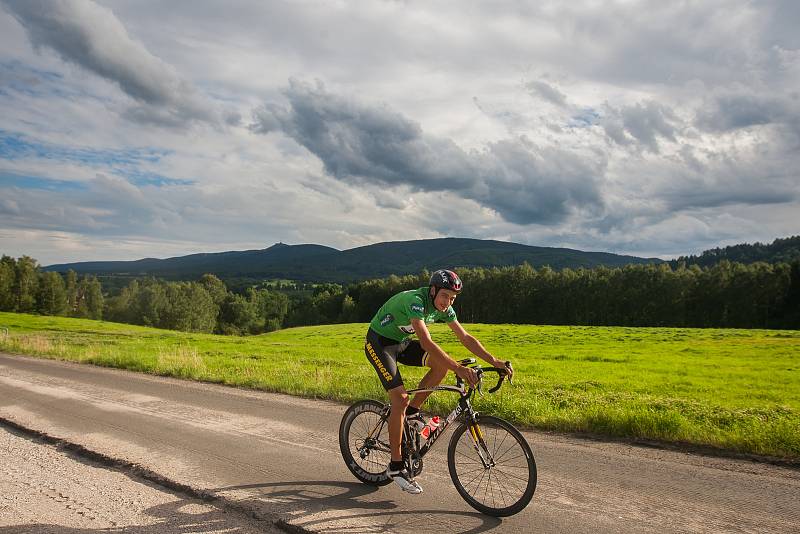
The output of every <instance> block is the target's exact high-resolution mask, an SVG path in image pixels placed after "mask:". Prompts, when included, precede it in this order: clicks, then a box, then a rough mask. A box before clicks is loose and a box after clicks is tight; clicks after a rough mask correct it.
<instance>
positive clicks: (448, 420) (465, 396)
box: [408, 386, 475, 458]
mask: <svg viewBox="0 0 800 534" xmlns="http://www.w3.org/2000/svg"><path fill="white" fill-rule="evenodd" d="M434 391H453V392H456V393H458V394H459V395H460V396H461V398H460V399H459V400H458V404H457V405H456V407H455V408H454V409H453V411H452V412H450V413H449V414H448V416H447V417H445V419H444V421H442V422H441V423H440V424H439V426H438V427H437V428H436V429H434V430H433V431H432V432H431V433H430V435H429V436H428V439H427V441H425V444H424V445H422V446H421V447H418V448H417V450H416V451H415V452H416V453H417V454H418V455H419V457H420V458H422V457H423V456H425V455H426V454H427V453H428V451H429V450H430V449H431V447H433V445H434V443H436V441H437V440H438V439H439V438H440V437H441V436H442V434H444V431H445V430H447V427H449V426H450V424H452V423H453V421H455V420H456V419H458V417H459V416H461V415H464V414H466V415H467V416H468V418H469V419H468V420H469V421H470V422H474V419H475V412H474V411H473V409H472V404H470V402H469V399H470V397H471V396H472V392H471V391H465V390H464V387H463V386H436V387H433V388H420V389H409V390H408V394H409V395H413V394H415V393H423V392H431V393H432V392H434ZM415 448H416V447H415Z"/></svg>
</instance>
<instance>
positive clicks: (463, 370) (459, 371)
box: [455, 365, 478, 388]
mask: <svg viewBox="0 0 800 534" xmlns="http://www.w3.org/2000/svg"><path fill="white" fill-rule="evenodd" d="M455 373H456V375H458V376H459V377H460V378H461V379H462V380H464V381H465V382H466V383H467V384H469V385H470V387H473V388H474V387H475V386H476V385H478V373H476V372H475V369H472V368H471V367H464V366H462V365H459V366H458V368H456V370H455Z"/></svg>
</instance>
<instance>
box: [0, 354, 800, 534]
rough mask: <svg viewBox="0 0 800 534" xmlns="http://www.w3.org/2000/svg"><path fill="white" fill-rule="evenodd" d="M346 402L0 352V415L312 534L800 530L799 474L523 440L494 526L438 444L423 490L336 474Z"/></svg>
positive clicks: (530, 435) (534, 436)
mask: <svg viewBox="0 0 800 534" xmlns="http://www.w3.org/2000/svg"><path fill="white" fill-rule="evenodd" d="M345 408H346V407H345V406H343V405H340V404H335V403H331V402H323V401H314V400H304V399H298V398H295V397H289V396H285V395H276V394H269V393H262V392H254V391H248V390H241V389H235V388H227V387H222V386H216V385H209V384H198V383H193V382H184V381H179V380H172V379H165V378H159V377H152V376H147V375H141V374H136V373H131V372H125V371H119V370H111V369H103V368H98V367H93V366H85V365H78V364H71V363H62V362H53V361H48V360H39V359H33V358H27V357H21V356H10V355H0V418H2V419H5V420H7V421H11V422H13V423H14V424H16V425H20V426H23V427H25V428H29V429H32V430H36V431H39V432H42V433H44V434H46V435H48V436H53V437H56V438H60V439H63V440H66V441H68V442H71V443H75V444H77V445H80V446H81V447H83V448H85V449H87V450H89V451H94V452H96V453H98V454H101V455H104V456H107V457H109V458H114V459H118V460H121V461H123V462H124V463H125V464H126V465H129V466H134V467H140V468H141V469H142V470H144V471H147V472H149V473H154V474H157V476H159V477H163V479H164V481H166V482H168V483H169V484H172V485H185V486H186V487H188V488H192V490H193V491H195V492H199V493H205V494H207V495H211V496H214V497H216V498H217V499H218V501H219V502H221V503H227V504H228V505H230V506H232V507H235V508H237V509H239V510H245V511H248V512H251V513H253V514H255V515H256V516H258V517H262V518H267V519H271V520H273V521H278V520H283V521H285V522H286V523H287V524H288V525H292V526H294V527H300V528H301V529H303V530H307V531H313V532H359V533H360V532H410V531H416V530H440V531H442V532H504V533H505V532H509V533H517V532H519V533H523V532H524V533H529V532H548V533H549V532H570V533H581V532H587V533H589V532H591V533H596V532H604V533H605V532H608V533H613V532H758V533H764V532H800V504H798V503H800V470H797V469H791V468H785V467H779V466H774V465H769V464H763V463H755V462H750V461H747V460H734V459H724V458H714V457H708V456H702V455H696V454H687V453H681V452H675V451H666V450H661V449H655V448H647V447H638V446H632V445H626V444H620V443H606V442H599V441H593V440H584V439H579V438H571V437H564V436H556V435H550V434H544V433H538V432H526V433H525V436H526V438H527V440H528V442H529V443H530V444H531V446H532V448H533V451H534V454H535V456H536V461H537V465H538V468H539V485H538V487H537V490H536V495H535V496H534V499H533V502H532V503H531V505H530V506H528V508H527V509H525V510H524V511H523V512H521V513H520V514H518V515H516V516H513V517H510V518H505V519H502V520H501V519H495V518H491V517H486V516H483V515H481V514H479V513H477V512H475V511H474V510H472V509H471V508H470V507H469V506H468V505H467V504H466V503H465V502H464V501H463V500H462V499H461V498H460V496H459V495H458V494H457V492H456V490H455V488H453V486H452V484H451V482H450V478H449V475H448V474H447V466H446V462H445V457H444V453H445V450H446V447H445V446H444V445H446V437H445V438H444V440H443V441H442V442H440V443H441V445H437V447H438V448H439V450H438V451H437V450H434V451H433V452H432V453H431V454H430V455H429V456H427V457H426V467H425V472H424V473H423V475H422V476H421V478H420V480H421V482H422V484H423V486H424V488H425V493H424V494H422V495H419V496H411V495H407V494H404V493H403V492H402V491H400V490H399V488H396V487H394V486H393V485H392V486H386V487H383V488H377V489H376V488H372V487H369V486H365V485H363V484H361V483H359V482H358V481H356V480H355V479H354V478H353V477H352V475H351V474H350V473H349V471H347V468H346V467H345V465H344V464H343V462H342V460H341V457H340V455H339V450H338V442H337V430H338V424H339V420H340V418H341V415H342V414H343V412H344V410H345Z"/></svg>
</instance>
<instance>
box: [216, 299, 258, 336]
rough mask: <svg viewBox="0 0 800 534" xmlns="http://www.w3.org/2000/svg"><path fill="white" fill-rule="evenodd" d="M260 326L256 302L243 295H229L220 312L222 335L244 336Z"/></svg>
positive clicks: (220, 330)
mask: <svg viewBox="0 0 800 534" xmlns="http://www.w3.org/2000/svg"><path fill="white" fill-rule="evenodd" d="M257 325H258V309H257V308H256V305H255V303H254V302H251V301H249V300H247V299H246V298H245V297H243V296H242V295H235V294H233V293H229V294H228V296H227V297H225V300H224V301H223V303H222V306H221V307H220V310H219V325H218V327H217V328H218V331H219V332H220V333H222V334H235V335H242V334H246V333H248V332H250V331H251V329H253V328H254V327H257Z"/></svg>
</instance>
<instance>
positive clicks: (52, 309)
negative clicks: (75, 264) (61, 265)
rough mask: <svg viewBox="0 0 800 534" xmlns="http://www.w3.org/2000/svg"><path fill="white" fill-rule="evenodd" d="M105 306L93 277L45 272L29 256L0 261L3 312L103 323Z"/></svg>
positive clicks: (99, 287)
mask: <svg viewBox="0 0 800 534" xmlns="http://www.w3.org/2000/svg"><path fill="white" fill-rule="evenodd" d="M104 305H105V302H104V297H103V291H102V287H101V285H100V282H99V281H98V280H97V278H96V277H94V276H83V277H81V278H78V275H77V274H76V273H75V271H69V272H68V273H67V274H66V275H65V276H62V275H60V274H59V273H54V272H42V271H41V270H40V266H39V264H38V262H37V261H36V260H35V259H33V258H31V257H29V256H22V257H21V258H19V259H14V258H12V257H10V256H6V255H3V257H2V258H0V311H9V312H18V313H39V314H42V315H64V316H69V317H85V318H88V319H101V318H102V317H103V307H104Z"/></svg>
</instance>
